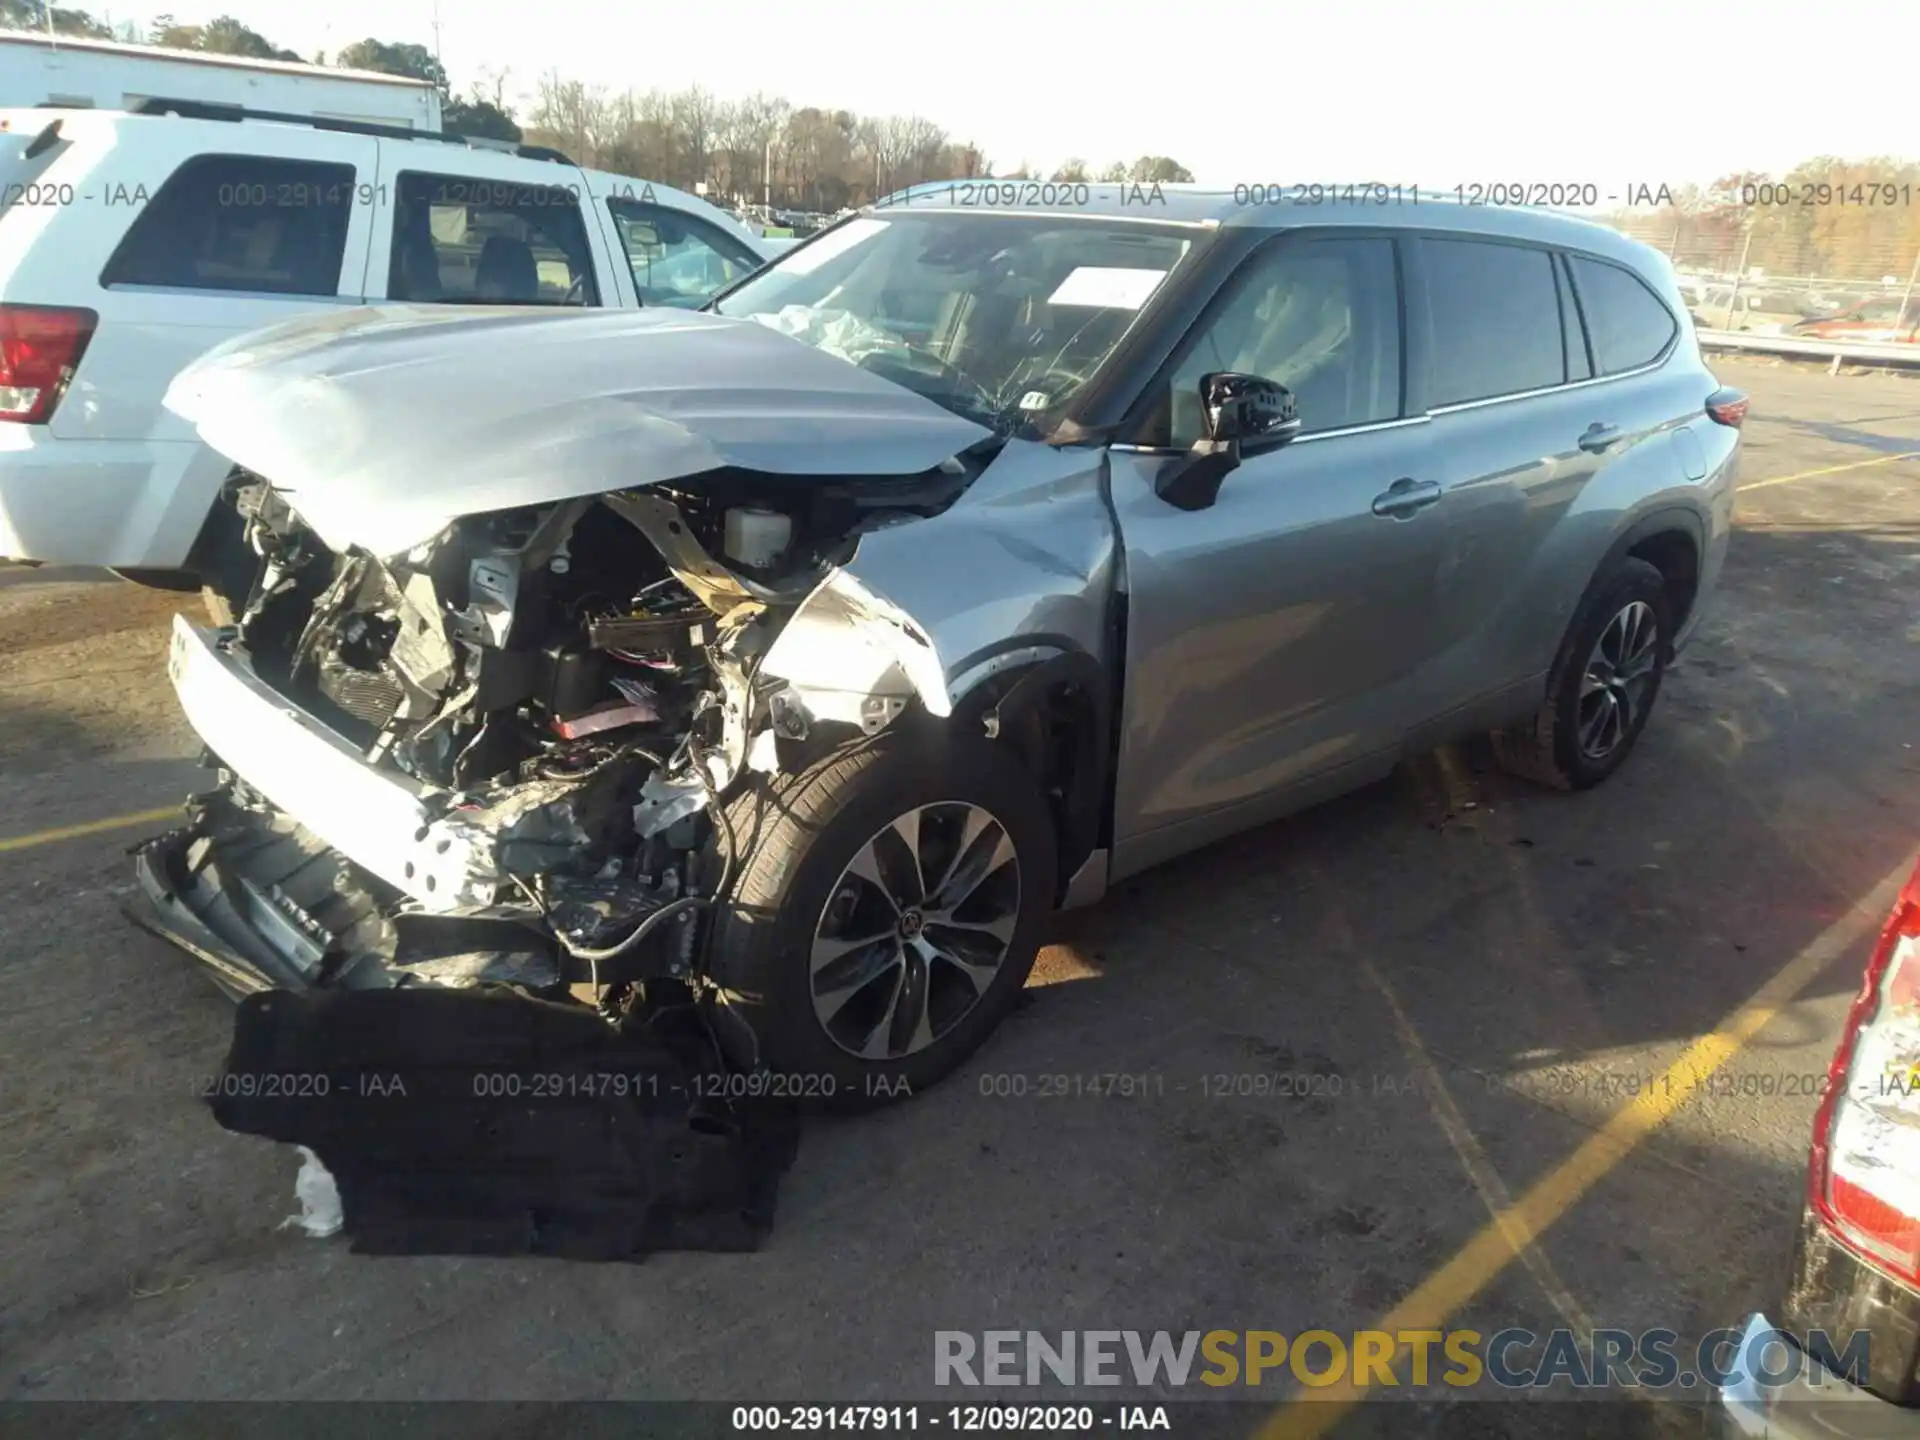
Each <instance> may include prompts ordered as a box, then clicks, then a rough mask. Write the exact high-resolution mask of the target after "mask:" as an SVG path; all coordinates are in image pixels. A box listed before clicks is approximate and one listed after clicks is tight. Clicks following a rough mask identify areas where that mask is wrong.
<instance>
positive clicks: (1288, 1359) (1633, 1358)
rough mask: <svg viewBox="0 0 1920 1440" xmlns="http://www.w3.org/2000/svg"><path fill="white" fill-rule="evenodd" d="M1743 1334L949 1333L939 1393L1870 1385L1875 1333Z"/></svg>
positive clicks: (938, 1343) (936, 1370) (941, 1355)
mask: <svg viewBox="0 0 1920 1440" xmlns="http://www.w3.org/2000/svg"><path fill="white" fill-rule="evenodd" d="M1740 1334H1741V1332H1740V1331H1738V1330H1712V1331H1709V1332H1708V1333H1707V1334H1706V1335H1704V1336H1702V1337H1701V1339H1700V1341H1699V1343H1698V1344H1697V1345H1694V1346H1693V1347H1691V1348H1687V1347H1684V1346H1683V1345H1682V1344H1681V1340H1680V1336H1679V1334H1678V1333H1677V1332H1676V1331H1672V1330H1643V1331H1639V1332H1637V1333H1636V1332H1634V1331H1631V1330H1594V1331H1593V1332H1591V1334H1588V1335H1580V1334H1577V1333H1576V1332H1574V1331H1572V1330H1567V1329H1558V1330H1549V1331H1546V1332H1545V1333H1544V1334H1543V1333H1541V1332H1539V1331H1535V1330H1527V1329H1522V1328H1520V1327H1517V1326H1516V1327H1513V1328H1510V1329H1505V1330H1496V1331H1494V1332H1493V1333H1492V1334H1491V1335H1486V1334H1482V1332H1480V1331H1478V1330H1445V1331H1442V1330H1400V1331H1392V1330H1356V1331H1351V1332H1344V1333H1336V1332H1334V1331H1332V1330H1303V1331H1299V1332H1297V1333H1295V1334H1292V1335H1289V1334H1286V1333H1285V1332H1282V1331H1279V1330H1245V1331H1241V1330H1208V1331H1204V1332H1202V1331H1199V1330H1187V1331H1183V1332H1179V1333H1175V1332H1170V1331H1166V1330H1153V1331H1141V1330H1062V1331H1055V1332H1051V1333H1048V1332H1044V1331H1039V1330H1024V1331H1023V1330H983V1331H980V1332H978V1333H976V1332H973V1331H969V1330H938V1331H935V1332H934V1344H933V1381H934V1384H936V1385H962V1386H1019V1385H1128V1384H1131V1385H1135V1386H1138V1387H1140V1388H1142V1389H1145V1388H1148V1387H1151V1386H1155V1385H1168V1386H1187V1385H1195V1384H1198V1385H1209V1386H1214V1387H1220V1386H1251V1387H1258V1386H1262V1385H1274V1386H1283V1385H1295V1384H1298V1385H1307V1386H1313V1387H1322V1386H1328V1385H1337V1384H1340V1383H1341V1382H1342V1381H1351V1383H1353V1384H1355V1385H1359V1386H1367V1387H1374V1388H1385V1389H1391V1388H1395V1387H1418V1386H1424V1385H1432V1384H1442V1385H1450V1386H1453V1387H1455V1388H1459V1389H1465V1388H1470V1387H1472V1386H1476V1385H1482V1384H1492V1385H1494V1386H1495V1387H1497V1388H1499V1389H1502V1390H1531V1389H1541V1388H1545V1387H1547V1386H1568V1387H1572V1388H1574V1389H1579V1390H1604V1389H1616V1388H1621V1389H1639V1390H1647V1389H1678V1390H1688V1389H1691V1388H1693V1387H1694V1386H1696V1385H1707V1386H1720V1385H1726V1384H1731V1383H1734V1382H1737V1381H1741V1380H1746V1379H1752V1380H1756V1381H1758V1382H1759V1383H1760V1384H1762V1385H1770V1386H1771V1385H1782V1384H1785V1383H1787V1382H1789V1381H1792V1380H1796V1379H1799V1378H1802V1376H1803V1374H1804V1376H1805V1378H1807V1379H1809V1380H1811V1381H1813V1382H1815V1383H1819V1382H1820V1380H1821V1374H1822V1372H1821V1370H1820V1369H1819V1367H1817V1366H1809V1365H1808V1364H1807V1360H1806V1354H1807V1352H1808V1350H1811V1351H1812V1352H1813V1353H1815V1354H1819V1355H1821V1356H1822V1357H1823V1359H1824V1360H1825V1363H1826V1365H1827V1368H1828V1370H1829V1371H1830V1372H1831V1373H1832V1374H1833V1375H1836V1376H1838V1377H1840V1378H1842V1379H1846V1380H1849V1381H1852V1382H1853V1383H1859V1382H1860V1381H1862V1380H1864V1379H1865V1377H1866V1375H1867V1371H1868V1335H1867V1332H1866V1331H1864V1330H1860V1331H1855V1332H1853V1333H1852V1334H1850V1335H1847V1336H1844V1337H1841V1339H1840V1341H1838V1342H1836V1340H1835V1339H1834V1338H1833V1337H1831V1336H1829V1335H1828V1334H1827V1333H1826V1332H1825V1331H1818V1330H1816V1331H1813V1332H1811V1333H1810V1334H1808V1335H1806V1336H1804V1337H1796V1338H1797V1339H1799V1340H1800V1341H1801V1344H1800V1345H1798V1346H1795V1345H1788V1344H1784V1343H1781V1342H1779V1341H1775V1342H1773V1343H1770V1344H1764V1345H1755V1346H1753V1347H1751V1348H1750V1349H1749V1350H1747V1351H1745V1352H1743V1351H1742V1350H1741V1346H1740Z"/></svg>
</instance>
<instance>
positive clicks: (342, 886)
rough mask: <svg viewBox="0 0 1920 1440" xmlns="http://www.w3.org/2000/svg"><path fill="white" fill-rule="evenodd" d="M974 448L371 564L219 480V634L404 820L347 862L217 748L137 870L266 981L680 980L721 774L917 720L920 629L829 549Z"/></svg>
mask: <svg viewBox="0 0 1920 1440" xmlns="http://www.w3.org/2000/svg"><path fill="white" fill-rule="evenodd" d="M982 464H984V460H979V459H970V458H968V457H967V456H964V455H963V456H961V457H957V458H955V459H952V460H949V461H947V462H945V463H944V464H942V465H941V466H939V467H936V468H935V469H934V470H932V471H929V472H927V473H925V474H921V475H916V476H909V477H901V478H898V479H881V480H876V479H875V478H873V477H861V478H860V479H859V481H858V483H857V484H854V483H848V484H844V485H842V484H837V483H834V482H831V481H829V482H825V483H822V482H820V481H817V480H816V481H813V482H811V483H808V484H805V485H795V484H792V483H782V481H781V479H780V477H768V476H765V475H759V474H754V473H751V472H744V471H719V472H710V473H708V474H705V475H702V476H699V477H697V479H696V480H693V481H686V482H680V484H679V486H678V487H675V488H669V487H666V486H656V487H651V488H647V489H636V490H628V491H619V492H614V493H611V494H607V495H602V496H597V497H592V498H583V499H571V500H564V501H560V502H557V503H552V504H546V505H538V506H532V507H527V508H524V509H516V510H508V511H498V512H493V513H488V514H480V515H473V516H468V517H466V518H463V519H460V520H458V521H455V522H454V523H453V524H451V525H449V526H448V527H447V528H446V529H445V530H444V531H443V532H442V533H441V534H439V535H438V536H436V537H435V538H434V539H432V540H431V541H428V542H425V543H422V544H420V545H418V546H416V547H414V548H413V549H411V550H409V551H407V552H406V553H404V554H402V555H398V556H393V557H390V558H387V559H381V558H378V557H375V556H374V555H371V554H369V553H367V552H365V551H362V550H359V549H351V550H348V551H346V552H344V553H336V552H335V551H333V550H330V549H328V548H327V547H326V546H325V545H324V544H323V543H322V542H321V541H320V539H319V538H318V537H317V536H316V535H315V534H314V532H313V531H312V530H311V529H310V528H309V527H308V526H307V525H305V524H304V523H303V522H302V520H301V519H300V517H299V515H298V513H297V512H296V510H295V509H294V508H293V506H292V505H291V504H290V503H289V501H290V499H293V500H297V495H294V496H289V495H288V494H285V493H283V492H281V491H279V490H276V489H275V488H274V487H273V486H272V485H271V484H270V483H268V482H267V481H266V480H264V479H261V478H260V477H258V476H255V475H252V474H250V473H248V472H245V471H237V472H236V473H235V475H234V477H233V478H232V479H231V480H230V481H229V483H228V487H227V493H226V497H225V499H226V503H228V504H229V505H231V507H232V509H233V512H234V513H235V514H236V515H237V516H238V517H239V521H240V522H241V524H242V525H243V526H244V536H245V543H246V545H247V547H248V548H249V550H250V551H251V552H252V554H253V556H255V557H257V563H256V564H255V565H254V567H253V568H254V569H255V578H254V580H253V583H252V585H251V586H250V587H249V588H248V589H247V591H246V593H245V594H244V595H242V594H240V593H237V591H236V593H233V594H230V595H229V596H227V597H226V598H227V600H228V602H229V604H230V605H231V607H232V612H233V619H234V626H233V628H232V629H231V630H229V631H225V632H221V635H220V638H219V641H218V643H219V645H220V646H222V647H224V649H225V650H226V652H227V653H228V654H230V655H243V656H244V658H245V663H246V664H247V665H248V666H249V667H250V671H251V675H252V676H253V677H256V679H257V682H258V683H262V684H264V686H266V687H270V688H271V690H272V691H273V692H275V693H277V694H278V695H279V696H282V697H284V699H285V700H286V701H287V702H291V704H292V705H293V706H294V707H296V708H297V711H298V712H299V713H300V714H301V715H303V716H305V717H311V719H312V720H316V721H318V722H320V724H321V725H322V726H324V727H325V728H326V730H327V731H329V732H331V738H332V740H333V743H335V744H336V745H338V744H340V743H341V742H344V744H345V745H346V746H348V747H351V749H352V750H354V751H357V752H358V753H359V755H360V757H361V758H362V759H363V760H364V762H365V763H366V764H367V765H368V766H371V767H373V768H375V769H377V770H378V771H380V772H382V773H383V774H384V775H387V776H389V777H393V778H394V779H396V780H400V781H403V782H404V784H405V785H406V786H408V787H409V789H410V790H411V792H413V793H414V794H415V795H417V797H418V805H419V810H418V817H417V818H418V819H419V820H420V822H421V823H420V824H419V825H418V828H417V830H416V831H415V833H414V834H412V835H411V836H409V837H405V838H406V842H407V843H408V844H409V846H410V849H409V852H408V858H406V859H405V860H404V861H402V862H399V864H398V869H397V872H396V870H395V868H394V867H393V866H388V867H385V868H386V873H384V874H382V873H377V872H378V871H379V870H380V869H381V868H382V867H380V866H379V865H377V864H375V863H374V862H372V861H370V860H369V861H367V862H366V863H364V864H362V863H356V862H357V861H360V860H361V859H362V857H361V856H359V855H355V854H352V853H351V849H350V847H347V848H349V853H348V854H346V855H343V854H341V853H339V850H338V849H336V848H335V846H333V845H330V844H329V843H328V842H327V840H325V839H323V838H321V836H319V835H317V834H315V833H314V832H313V831H311V830H309V829H308V828H307V826H308V824H316V828H318V829H322V830H324V829H325V827H324V825H318V824H317V822H314V821H313V820H312V819H311V817H310V816H309V815H307V814H301V815H300V816H299V818H298V819H296V818H295V817H294V815H292V814H290V813H288V812H287V811H286V810H283V809H280V808H277V807H276V805H275V804H274V803H273V802H272V800H271V799H270V798H269V797H268V795H266V794H264V793H262V791H263V790H270V789H271V788H272V787H271V786H270V785H264V784H263V785H262V786H260V787H259V788H256V786H255V784H253V783H251V781H250V780H249V779H248V778H246V777H245V776H244V775H243V774H241V773H236V771H238V770H240V769H241V768H242V767H239V766H237V765H235V766H234V769H232V770H227V771H223V782H224V783H223V784H222V785H221V786H220V788H219V789H217V790H216V791H214V792H212V793H211V794H209V795H206V796H201V797H198V798H197V799H196V801H195V802H194V803H193V804H192V805H191V806H190V810H191V814H192V823H191V824H190V825H189V826H188V827H187V828H186V829H185V830H183V831H176V832H173V834H172V835H170V836H163V837H160V838H159V839H158V840H156V841H154V842H152V843H151V845H150V846H149V847H148V853H147V854H146V856H145V859H146V863H147V864H148V865H150V866H151V865H153V864H156V863H161V864H164V866H165V870H166V873H165V874H164V876H163V878H162V881H161V883H162V885H163V887H164V888H166V889H168V890H169V891H170V892H180V893H185V892H187V891H188V890H190V889H194V888H195V887H198V893H197V894H196V896H195V897H194V898H193V899H192V901H190V905H191V908H192V909H193V911H194V913H195V914H197V915H198V916H200V917H201V919H202V920H203V921H204V922H205V923H206V924H208V925H209V926H210V927H211V928H212V930H213V931H214V932H215V934H216V935H217V936H218V938H220V939H221V940H223V941H225V942H227V945H226V948H229V949H230V948H233V946H234V944H235V941H236V937H237V936H240V935H243V934H244V936H245V938H246V939H247V940H248V941H250V942H254V943H255V948H256V951H257V942H258V940H259V938H260V937H262V936H265V937H267V938H268V940H269V941H270V942H271V943H272V945H273V948H274V949H275V951H277V952H278V953H277V955H276V957H274V960H275V963H273V964H271V965H256V966H255V967H254V968H255V969H261V970H264V972H265V976H266V983H269V984H279V985H286V984H289V983H292V982H293V981H294V979H296V978H297V981H298V982H299V983H302V984H304V985H307V986H334V985H344V986H349V987H358V986H363V985H373V986H387V985H404V984H411V983H437V984H457V985H467V984H477V983H489V982H500V981H505V982H509V983H516V984H521V985H524V986H526V987H528V988H531V989H533V990H535V991H540V992H545V991H554V992H557V991H559V990H560V989H562V988H563V987H565V986H567V985H570V984H573V983H577V982H580V981H590V982H591V983H592V984H593V986H594V990H595V993H596V995H597V996H598V997H600V998H601V1000H602V1003H603V1005H611V1004H614V1003H617V1002H618V1000H619V999H620V997H621V996H622V995H624V994H625V993H627V991H628V990H629V989H630V988H631V987H632V986H634V985H636V984H642V983H644V982H646V981H648V980H653V979H666V978H671V979H673V980H677V981H686V982H696V983H697V980H698V976H699V970H700V946H701V943H702V938H703V936H704V934H705V930H706V927H705V925H704V924H703V923H701V921H702V912H703V911H705V910H706V909H707V908H708V907H710V906H711V905H712V904H713V903H714V902H715V900H716V899H717V898H718V897H720V896H723V895H724V894H725V893H726V890H727V886H728V883H729V881H730V879H731V878H732V875H733V873H734V872H735V870H736V868H737V862H738V858H739V857H738V856H737V855H736V853H735V848H734V847H735V844H736V837H733V836H731V835H729V833H728V825H727V821H726V819H725V808H724V802H725V800H726V798H727V797H728V796H729V795H730V793H731V792H732V791H733V790H734V789H735V787H736V786H737V785H739V784H740V783H741V781H742V778H743V776H745V775H746V774H747V772H748V771H750V770H759V771H772V770H776V769H782V768H788V769H791V768H796V762H797V758H798V756H799V755H800V754H801V753H803V751H804V750H805V749H806V748H808V747H809V745H810V743H816V742H819V741H823V740H824V741H831V740H833V739H835V738H836V737H837V736H838V737H844V735H851V734H855V733H858V732H859V731H860V730H865V731H866V732H868V733H872V732H874V731H877V730H879V729H881V728H884V727H885V726H886V725H888V724H889V723H891V722H892V721H893V720H895V719H896V718H897V717H898V716H899V714H900V713H901V712H902V711H903V710H904V709H905V708H906V706H907V704H908V703H910V701H911V700H912V699H913V698H914V696H915V695H918V696H919V697H920V698H921V699H922V700H923V701H924V702H925V703H927V704H928V706H929V707H930V708H931V709H933V710H934V711H935V713H945V709H944V693H945V692H944V683H943V681H942V680H941V678H940V672H939V668H938V664H937V661H935V660H934V659H933V656H932V649H931V644H930V642H929V641H928V640H927V639H926V637H925V636H923V635H921V634H919V633H918V631H917V629H916V628H915V626H914V625H913V623H912V622H911V620H909V619H907V618H906V617H905V616H904V615H901V614H900V613H899V612H897V611H891V613H889V612H890V610H891V607H889V606H888V605H887V603H886V602H885V601H884V600H882V599H880V598H879V597H876V596H872V595H870V594H868V593H866V592H864V591H863V590H862V589H861V588H860V587H859V586H858V585H857V583H856V582H852V581H851V579H850V577H848V576H846V575H845V573H844V572H843V571H842V570H840V569H839V567H840V566H841V565H843V564H844V563H845V562H846V561H847V560H849V559H850V558H851V556H852V554H853V551H854V549H855V547H856V546H857V544H858V542H859V537H860V536H861V535H862V534H864V533H866V532H867V531H869V530H872V529H874V528H877V527H879V526H882V525H892V524H898V523H901V522H903V521H910V520H912V519H914V518H916V517H920V516H926V515H932V514H936V513H938V512H939V511H940V510H941V509H944V508H945V507H946V506H947V505H948V504H950V503H951V502H952V501H953V499H954V498H956V497H957V496H958V495H959V494H960V493H961V492H962V491H963V490H964V489H965V488H966V486H967V485H968V484H969V483H970V481H971V480H972V478H973V477H974V475H976V474H977V473H978V470H979V469H980V467H981V465H982ZM234 573H237V567H236V571H235V572H234ZM783 636H785V637H786V639H785V644H784V645H783V644H782V638H783ZM823 642H824V643H823ZM177 651H178V642H177V643H176V652H177ZM175 663H176V666H177V665H178V663H179V662H178V658H177V654H176V662H175ZM176 683H178V675H177V674H176ZM184 698H185V693H184V691H183V699H184ZM289 713H292V712H289ZM202 728H203V734H206V729H205V727H202ZM207 738H208V741H209V745H210V748H211V749H212V751H213V752H214V758H215V759H216V760H219V761H231V757H227V756H222V755H220V754H219V751H220V750H221V749H222V748H223V747H222V746H221V744H220V743H219V742H218V740H216V739H215V738H214V737H213V736H211V735H208V736H207ZM282 803H283V804H284V803H286V802H284V801H283V802H282ZM152 888H153V887H151V886H149V889H150V890H151V889H152ZM223 914H226V915H228V916H229V918H230V919H231V921H232V924H231V925H230V926H229V925H225V924H221V923H220V917H221V916H222V915H223ZM173 938H176V939H178V938H179V937H178V935H177V933H176V934H175V936H174V937H173ZM208 948H212V945H211V941H209V947H208ZM203 958H204V957H203ZM281 961H284V962H286V963H285V964H281V963H279V962H281ZM289 971H291V972H293V974H292V975H290V974H289V973H288V972H289ZM229 978H230V979H234V980H235V981H236V983H233V984H230V985H229V986H228V988H230V989H234V990H235V991H236V992H244V991H245V990H248V989H255V988H262V987H261V986H260V985H259V984H255V983H252V982H251V981H250V980H244V979H239V978H238V977H232V976H230V977H229ZM222 983H223V984H225V983H227V982H225V981H223V982H222Z"/></svg>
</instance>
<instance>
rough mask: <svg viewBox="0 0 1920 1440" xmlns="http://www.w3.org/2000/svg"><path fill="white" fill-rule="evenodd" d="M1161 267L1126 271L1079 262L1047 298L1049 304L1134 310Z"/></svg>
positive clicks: (1164, 274) (1163, 276)
mask: <svg viewBox="0 0 1920 1440" xmlns="http://www.w3.org/2000/svg"><path fill="white" fill-rule="evenodd" d="M1166 278H1167V272H1166V271H1164V270H1130V269H1124V268H1122V267H1119V266H1114V265H1082V266H1081V267H1080V268H1079V269H1077V270H1075V271H1074V272H1073V273H1072V274H1071V275H1069V276H1067V278H1066V279H1065V280H1062V281H1061V282H1060V288H1059V289H1058V290H1056V291H1054V292H1053V294H1051V295H1049V296H1048V297H1047V303H1048V304H1049V305H1085V306H1088V307H1089V308H1094V309H1100V310H1138V309H1139V308H1140V307H1141V306H1142V305H1144V304H1146V303H1147V297H1148V296H1149V295H1151V294H1153V290H1154V287H1155V286H1156V285H1158V284H1159V283H1160V282H1161V281H1162V280H1164V279H1166Z"/></svg>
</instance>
